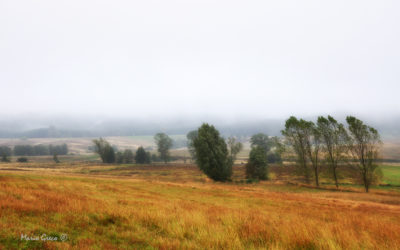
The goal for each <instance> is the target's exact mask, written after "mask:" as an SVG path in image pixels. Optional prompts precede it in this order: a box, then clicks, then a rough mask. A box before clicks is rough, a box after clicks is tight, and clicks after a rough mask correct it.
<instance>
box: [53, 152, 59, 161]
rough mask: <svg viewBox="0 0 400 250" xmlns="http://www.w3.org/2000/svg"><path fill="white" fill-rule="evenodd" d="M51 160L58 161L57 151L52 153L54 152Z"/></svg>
mask: <svg viewBox="0 0 400 250" xmlns="http://www.w3.org/2000/svg"><path fill="white" fill-rule="evenodd" d="M53 161H54V162H55V163H60V160H59V159H58V155H57V153H54V154H53Z"/></svg>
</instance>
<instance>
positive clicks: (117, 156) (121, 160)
mask: <svg viewBox="0 0 400 250" xmlns="http://www.w3.org/2000/svg"><path fill="white" fill-rule="evenodd" d="M115 162H116V163H118V164H122V163H124V153H122V152H120V151H118V152H117V153H115Z"/></svg>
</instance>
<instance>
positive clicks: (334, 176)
mask: <svg viewBox="0 0 400 250" xmlns="http://www.w3.org/2000/svg"><path fill="white" fill-rule="evenodd" d="M332 171H333V179H334V180H335V185H336V188H339V183H338V179H337V175H336V168H332Z"/></svg>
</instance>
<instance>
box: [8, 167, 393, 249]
mask: <svg viewBox="0 0 400 250" xmlns="http://www.w3.org/2000/svg"><path fill="white" fill-rule="evenodd" d="M381 167H382V171H383V172H384V173H385V179H384V180H383V183H384V184H391V185H392V186H382V187H379V186H378V187H374V188H372V190H371V192H370V193H368V194H367V193H364V192H363V189H362V187H361V186H358V185H342V186H341V187H340V189H339V190H335V189H334V188H333V185H332V184H331V183H330V182H329V179H323V180H324V185H323V186H322V188H319V189H316V188H314V187H313V186H312V185H305V184H300V183H298V182H296V179H295V178H294V177H293V176H291V175H290V172H288V171H282V168H283V167H282V166H272V167H271V173H270V176H271V180H270V181H263V182H257V183H247V182H246V181H245V178H244V167H243V166H235V167H234V175H233V180H232V182H228V183H215V182H213V181H211V180H210V179H208V178H207V177H206V176H205V175H203V174H202V173H201V172H200V171H199V170H198V169H197V167H196V166H193V165H185V164H168V165H103V164H96V163H84V162H81V163H79V162H66V163H61V164H54V163H50V162H47V163H45V162H31V163H26V164H22V163H9V164H0V169H1V170H0V185H1V188H0V248H4V249H17V248H22V249H32V248H36V249H117V248H119V249H120V248H123V249H209V248H210V249H265V248H268V249H400V189H399V188H398V187H396V185H398V184H400V183H399V177H400V167H399V166H394V165H384V166H381ZM43 234H46V235H47V237H48V238H49V240H40V239H39V240H26V239H25V238H24V239H21V235H24V236H29V237H32V238H34V237H39V238H40V237H41V236H42V235H43ZM56 238H57V240H54V239H56ZM60 238H62V240H61V239H60ZM51 239H53V240H51Z"/></svg>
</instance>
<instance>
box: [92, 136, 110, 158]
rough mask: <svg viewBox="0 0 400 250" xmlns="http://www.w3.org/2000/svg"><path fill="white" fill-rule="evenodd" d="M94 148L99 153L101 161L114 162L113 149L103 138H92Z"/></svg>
mask: <svg viewBox="0 0 400 250" xmlns="http://www.w3.org/2000/svg"><path fill="white" fill-rule="evenodd" d="M93 143H94V150H95V152H96V153H97V154H99V156H100V158H101V160H102V161H103V163H114V162H115V151H114V148H113V147H112V146H111V145H110V143H108V142H107V141H106V140H104V139H103V138H100V139H95V140H93Z"/></svg>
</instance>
